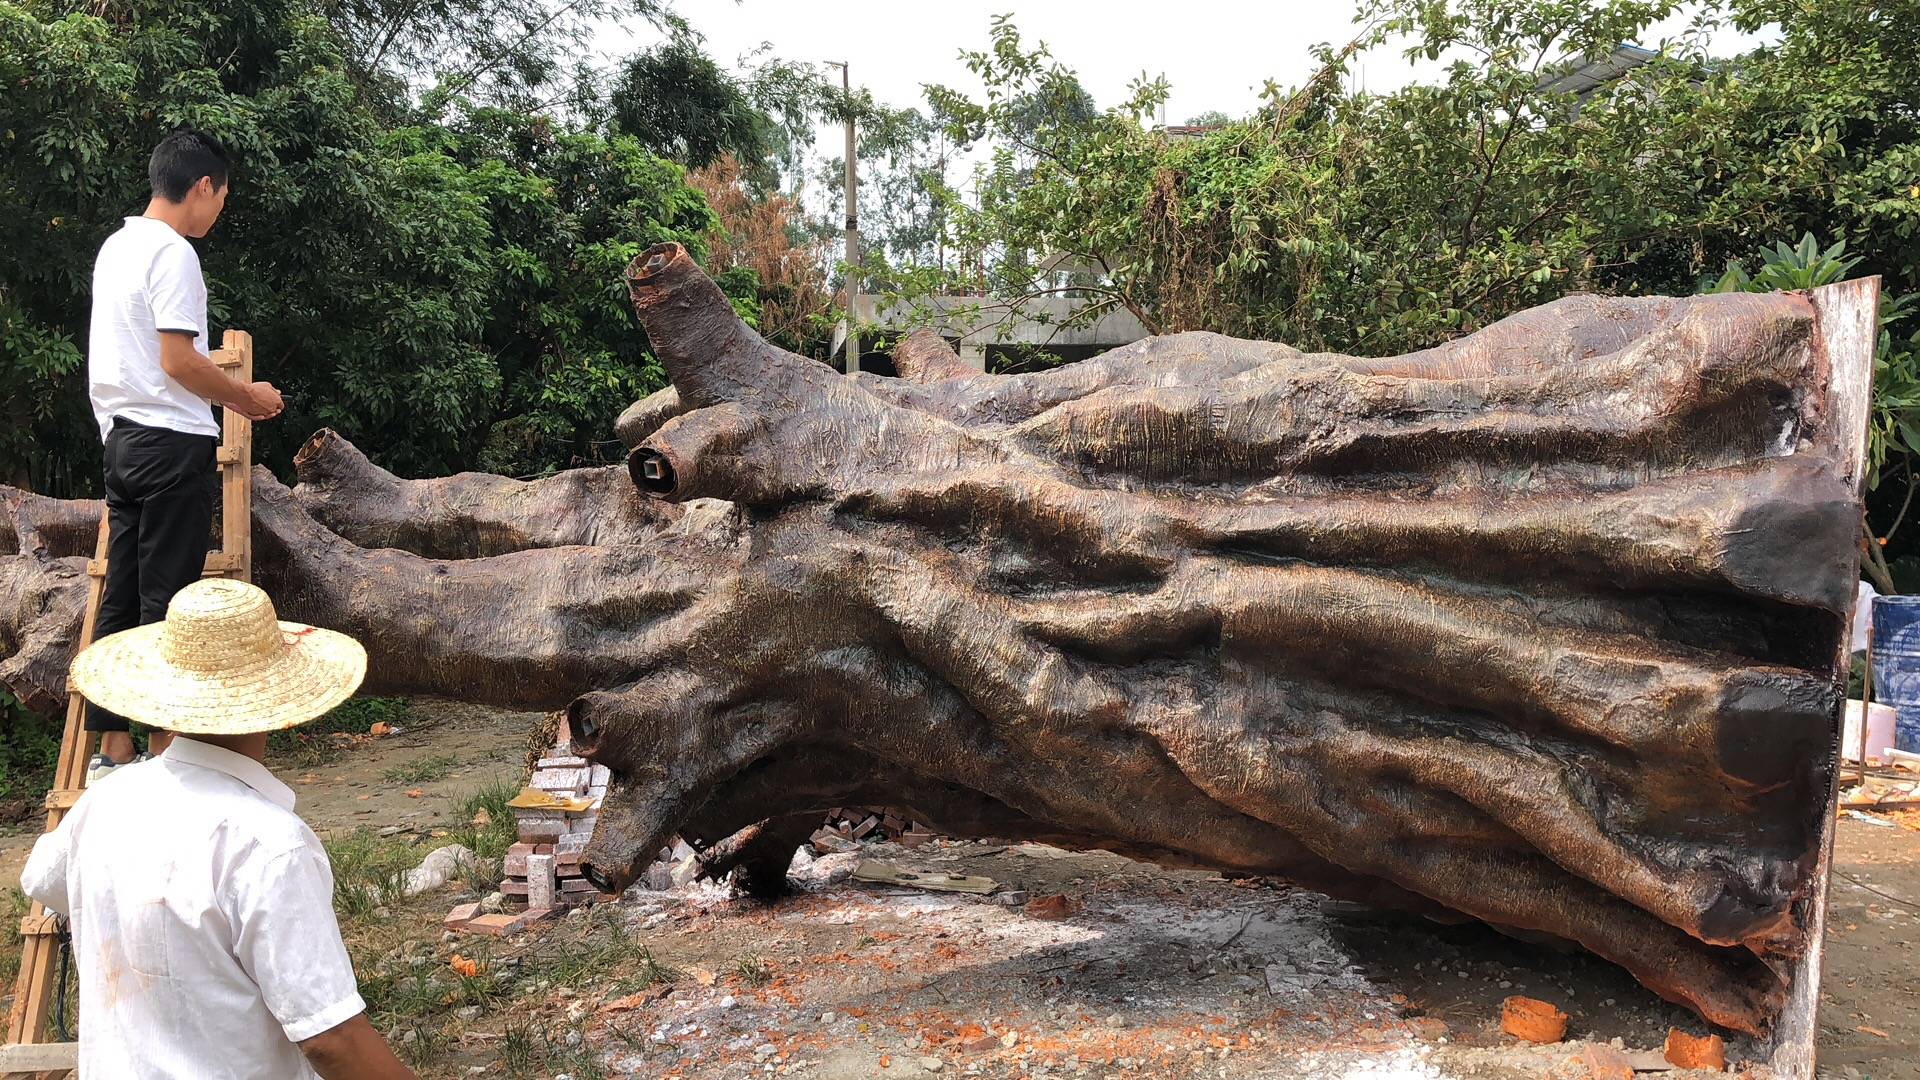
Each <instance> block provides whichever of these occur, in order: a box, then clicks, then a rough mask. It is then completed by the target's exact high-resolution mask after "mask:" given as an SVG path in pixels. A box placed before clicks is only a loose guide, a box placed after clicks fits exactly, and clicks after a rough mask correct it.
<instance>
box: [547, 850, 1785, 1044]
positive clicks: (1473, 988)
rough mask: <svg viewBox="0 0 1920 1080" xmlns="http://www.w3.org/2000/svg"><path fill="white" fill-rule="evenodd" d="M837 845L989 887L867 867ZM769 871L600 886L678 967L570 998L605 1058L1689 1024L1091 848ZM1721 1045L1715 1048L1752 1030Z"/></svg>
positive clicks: (1613, 992) (1465, 937)
mask: <svg viewBox="0 0 1920 1080" xmlns="http://www.w3.org/2000/svg"><path fill="white" fill-rule="evenodd" d="M862 861H879V862H884V863H886V864H889V865H891V866H893V867H896V868H899V869H902V870H908V871H916V872H920V873H923V874H965V875H974V876H984V877H989V878H992V879H994V880H995V881H997V882H999V883H1000V884H1001V886H1002V887H1001V889H1000V891H999V892H998V893H997V894H995V895H989V896H975V895H964V894H949V893H938V892H922V891H918V890H912V889H902V888H893V887H888V886H884V885H874V884H866V883H861V882H857V881H854V880H852V879H851V874H852V872H853V871H854V869H855V868H856V866H858V865H859V864H860V863H861V862H862ZM793 880H794V882H795V883H796V885H797V886H798V887H799V892H798V893H797V894H796V895H794V896H792V897H790V898H788V899H785V900H783V901H781V902H779V903H777V904H774V905H771V906H767V905H761V904H756V903H754V902H752V901H749V900H745V899H734V898H732V897H730V895H729V893H728V890H727V889H726V888H725V886H724V885H715V884H712V883H693V884H688V885H683V886H680V887H678V888H674V889H671V890H667V891H664V892H652V891H644V890H635V891H633V892H630V893H629V894H628V895H627V897H626V898H624V899H623V900H622V901H621V903H620V905H619V910H620V911H621V912H622V917H623V918H625V919H626V920H627V921H628V923H629V925H630V926H631V927H632V929H633V930H634V932H636V933H638V934H640V935H643V936H644V938H645V939H646V941H647V944H648V947H649V948H650V949H651V950H652V952H653V953H654V955H655V956H656V957H657V958H658V959H659V960H661V961H662V962H664V963H666V964H670V965H673V966H674V967H675V968H677V969H678V970H679V971H680V973H681V977H679V978H677V979H675V980H674V981H673V982H672V983H671V984H668V985H666V986H662V987H656V988H654V989H653V990H652V991H650V992H645V993H640V994H631V995H626V996H624V997H621V998H616V999H612V1000H601V1001H599V1002H597V1003H595V1005H594V1006H593V1009H594V1011H593V1012H592V1013H591V1020H590V1021H589V1022H588V1024H587V1025H586V1027H585V1029H584V1030H585V1032H586V1036H587V1038H589V1039H591V1040H592V1041H593V1042H594V1044H595V1045H596V1046H597V1047H598V1048H599V1049H600V1050H601V1051H602V1053H603V1056H604V1060H605V1062H606V1067H607V1070H608V1072H609V1073H610V1074H612V1075H622V1076H625V1075H635V1076H650V1077H661V1078H663V1080H694V1078H732V1077H738V1078H744V1077H758V1076H768V1075H775V1076H807V1077H814V1078H820V1080H856V1078H858V1080H868V1078H874V1077H883V1078H884V1077H900V1076H918V1075H926V1074H948V1075H957V1076H981V1077H1021V1078H1030V1080H1047V1078H1060V1077H1087V1076H1097V1077H1128V1076H1141V1077H1148V1076H1151V1077H1182V1078H1184V1077H1236V1078H1242V1077H1302V1078H1322V1077H1324V1078H1349V1077H1351V1078H1356V1080H1357V1078H1387V1077H1409V1078H1414V1077H1418V1078H1429V1077H1430V1078H1442V1077H1475V1078H1494V1080H1504V1078H1514V1080H1519V1078H1526V1080H1537V1078H1539V1077H1543V1076H1561V1077H1565V1078H1567V1080H1572V1078H1574V1077H1578V1076H1583V1075H1587V1072H1586V1071H1582V1066H1581V1065H1580V1063H1579V1061H1578V1060H1576V1059H1577V1058H1578V1057H1579V1056H1580V1055H1581V1053H1582V1052H1583V1051H1584V1050H1586V1049H1587V1048H1589V1047H1595V1048H1608V1049H1612V1050H1614V1051H1617V1052H1619V1053H1620V1054H1622V1055H1625V1056H1627V1057H1628V1058H1629V1059H1630V1060H1632V1061H1633V1062H1634V1063H1635V1065H1636V1066H1638V1067H1640V1068H1651V1067H1654V1063H1655V1062H1658V1059H1659V1056H1660V1047H1661V1044H1662V1041H1663V1040H1664V1038H1665V1035H1666V1032H1667V1030H1668V1028H1669V1027H1670V1026H1672V1027H1679V1028H1680V1029H1681V1030H1683V1031H1690V1032H1694V1033H1705V1032H1706V1031H1707V1030H1708V1029H1707V1028H1706V1026H1705V1025H1704V1024H1703V1023H1702V1022H1701V1021H1700V1020H1699V1019H1698V1018H1696V1017H1694V1016H1692V1015H1691V1014H1690V1013H1687V1012H1686V1011H1684V1010H1682V1009H1679V1008H1678V1007H1676V1006H1672V1005H1669V1004H1667V1003H1665V1002H1662V1001H1660V1000H1659V999H1657V998H1655V997H1654V996H1653V995H1651V994H1650V993H1648V992H1647V991H1645V990H1643V989H1641V988H1640V987H1638V986H1637V985H1636V984H1635V983H1634V982H1633V981H1632V980H1631V979H1630V978H1628V977H1627V976H1626V974H1625V973H1624V972H1621V971H1619V970H1618V969H1615V968H1613V967H1611V966H1610V965H1607V964H1605V963H1604V962H1602V961H1599V960H1596V959H1593V958H1591V957H1588V956H1585V955H1583V954H1579V953H1570V952H1561V951H1555V950H1552V949H1548V948H1544V947H1541V946H1538V945H1532V944H1527V943H1523V942H1520V941H1515V940H1512V939H1509V938H1505V937H1502V936H1500V935H1498V934H1496V933H1494V932H1493V931H1491V930H1489V929H1487V928H1484V927H1478V926H1453V927H1448V926H1440V925H1437V924H1433V923H1430V922H1427V921H1425V920H1420V919H1412V918H1407V917H1403V916H1398V915H1392V914H1387V913H1381V912H1374V911H1369V910H1366V909H1361V908H1356V907H1353V906H1350V905H1342V904H1336V903H1333V902H1330V901H1328V900H1327V899H1326V898H1324V897H1322V896H1320V895H1318V894H1315V893H1311V892H1306V891H1304V890H1298V889H1293V888H1289V887H1286V886H1283V885H1278V884H1274V883H1268V882H1261V881H1231V880H1226V879H1223V878H1222V877H1221V876H1220V875H1218V874H1213V873H1207V872H1201V871H1178V870H1166V869H1162V868H1158V867H1148V866H1142V865H1140V864H1137V863H1134V862H1131V861H1129V860H1126V859H1123V858H1120V857H1118V856H1114V855H1110V854H1106V853H1099V852H1094V853H1076V852H1067V851H1062V850H1059V849H1056V848H1051V847H1045V846H1042V845H1036V844H1014V845H1002V844H994V843H959V842H948V841H938V842H934V843H931V844H925V845H922V846H919V847H916V848H913V849H911V850H909V849H906V848H902V847H900V846H898V845H895V844H890V843H888V844H874V845H867V846H864V847H862V848H861V850H859V851H857V852H847V853H841V854H831V855H826V856H821V857H818V858H815V857H813V855H812V853H811V852H809V851H806V850H803V851H802V853H801V856H800V859H799V861H798V862H797V863H796V867H795V870H794V873H793ZM1512 994H1523V995H1527V996H1531V997H1537V998H1541V999H1543V1000H1547V1001H1550V1002H1552V1003H1553V1004H1555V1005H1556V1006H1558V1007H1559V1008H1561V1009H1563V1010H1565V1011H1566V1012H1567V1013H1568V1014H1569V1015H1570V1017H1571V1020H1570V1024H1569V1028H1568V1033H1567V1041H1565V1042H1562V1043H1557V1044H1553V1045H1549V1046H1532V1045H1527V1044H1520V1043H1517V1042H1516V1041H1515V1040H1514V1039H1512V1038H1511V1037H1509V1036H1506V1035H1504V1034H1502V1033H1501V1032H1500V1030H1499V1023H1498V1020H1499V1015H1500V1001H1501V1000H1502V999H1503V998H1504V997H1505V996H1508V995H1512ZM575 1009H576V1011H578V1006H577V1005H576V1006H575ZM1727 1049H1728V1058H1729V1061H1730V1064H1734V1067H1736V1068H1737V1067H1739V1066H1738V1064H1737V1063H1738V1062H1741V1061H1752V1060H1755V1059H1757V1058H1758V1057H1760V1055H1761V1049H1760V1048H1759V1047H1758V1046H1756V1045H1754V1044H1752V1043H1750V1042H1748V1041H1746V1040H1729V1043H1728V1047H1727ZM1661 1066H1662V1067H1664V1063H1661ZM1589 1071H1590V1070H1589ZM1665 1075H1667V1076H1669V1077H1675V1078H1678V1077H1685V1076H1689V1075H1692V1074H1689V1073H1685V1072H1679V1071H1667V1072H1666V1073H1665ZM1700 1075H1705V1074H1700ZM1754 1075H1764V1073H1755V1074H1754Z"/></svg>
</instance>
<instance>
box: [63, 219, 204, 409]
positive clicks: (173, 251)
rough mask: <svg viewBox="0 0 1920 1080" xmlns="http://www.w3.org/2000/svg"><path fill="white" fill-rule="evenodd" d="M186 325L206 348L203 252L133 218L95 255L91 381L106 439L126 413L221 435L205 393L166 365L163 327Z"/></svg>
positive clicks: (168, 229) (156, 223)
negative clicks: (191, 387) (179, 378)
mask: <svg viewBox="0 0 1920 1080" xmlns="http://www.w3.org/2000/svg"><path fill="white" fill-rule="evenodd" d="M162 330H185V331H190V332H191V333H192V334H193V347H194V348H195V349H198V350H199V351H200V352H202V353H204V352H206V351H207V283H206V280H205V279H203V278H202V277H201V276H200V254H199V253H198V252H196V251H194V250H193V245H192V244H190V243H188V242H187V238H186V237H184V236H181V235H180V234H179V233H177V232H174V231H173V226H171V225H168V224H167V223H166V222H164V221H160V220H158V219H156V218H147V217H130V218H128V219H127V223H126V224H125V225H123V226H121V227H120V231H119V232H117V233H114V234H113V235H112V236H109V237H107V242H106V243H104V244H102V245H100V254H99V256H98V257H97V258H95V259H94V261H93V322H92V329H91V332H90V333H89V335H88V338H87V383H88V393H89V396H90V397H91V398H92V400H93V418H94V420H95V421H97V422H98V423H99V425H100V438H101V439H103V440H104V439H105V438H106V437H107V432H108V431H110V430H111V429H112V428H113V418H114V417H116V416H124V417H126V418H127V419H129V420H131V421H133V422H134V423H136V424H145V425H147V426H148V427H163V428H172V429H173V430H175V431H184V432H187V433H188V434H190V435H212V436H214V437H215V438H219V436H220V425H218V424H216V423H214V421H213V409H212V407H211V406H210V405H209V404H208V403H207V401H206V399H204V398H202V397H200V396H199V395H198V394H195V393H194V392H193V391H191V390H188V389H187V388H186V387H184V386H181V385H180V384H179V383H177V382H175V381H174V380H172V379H170V378H168V377H167V373H166V372H164V371H162V370H160V331H162Z"/></svg>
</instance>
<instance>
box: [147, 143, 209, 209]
mask: <svg viewBox="0 0 1920 1080" xmlns="http://www.w3.org/2000/svg"><path fill="white" fill-rule="evenodd" d="M227 164H228V163H227V152H226V150H225V149H224V148H222V147H221V145H220V142H219V140H217V139H215V138H214V137H213V136H211V135H208V134H206V133H205V132H202V131H176V132H174V133H173V134H171V135H169V136H167V137H166V138H164V139H161V140H160V145H159V146H156V147H154V148H153V157H152V158H151V159H150V160H149V161H148V162H147V179H148V180H149V181H151V182H152V183H153V193H154V195H155V196H156V197H158V198H162V199H165V200H167V201H168V202H171V203H177V202H182V201H185V199H186V197H187V192H188V191H190V190H192V188H193V185H195V184H197V183H199V182H200V178H201V177H203V176H207V177H211V178H212V179H213V188H214V190H215V191H218V190H220V189H221V188H223V187H226V186H227Z"/></svg>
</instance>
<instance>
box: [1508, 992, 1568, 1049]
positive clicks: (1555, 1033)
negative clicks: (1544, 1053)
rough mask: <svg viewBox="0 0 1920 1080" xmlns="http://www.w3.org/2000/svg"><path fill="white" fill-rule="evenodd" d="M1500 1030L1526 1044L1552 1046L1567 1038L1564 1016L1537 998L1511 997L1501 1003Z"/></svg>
mask: <svg viewBox="0 0 1920 1080" xmlns="http://www.w3.org/2000/svg"><path fill="white" fill-rule="evenodd" d="M1500 1030H1501V1031H1504V1032H1506V1033H1507V1034H1509V1035H1511V1036H1513V1037H1514V1038H1516V1039H1525V1040H1526V1041H1527V1042H1535V1043H1555V1042H1559V1041H1560V1040H1561V1039H1564V1038H1566V1036H1567V1014H1566V1013H1563V1012H1561V1011H1560V1010H1559V1009H1557V1008H1555V1007H1553V1006H1552V1005H1549V1004H1547V1003H1546V1002H1544V1001H1541V1000H1540V999H1538V998H1530V997H1519V996H1514V997H1510V998H1508V999H1506V1000H1505V1001H1502V1002H1501V1003H1500Z"/></svg>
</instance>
